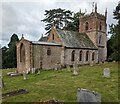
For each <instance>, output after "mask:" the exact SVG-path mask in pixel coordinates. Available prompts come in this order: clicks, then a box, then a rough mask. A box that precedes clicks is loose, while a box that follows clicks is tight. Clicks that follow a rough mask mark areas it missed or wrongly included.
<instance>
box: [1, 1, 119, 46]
mask: <svg viewBox="0 0 120 104" xmlns="http://www.w3.org/2000/svg"><path fill="white" fill-rule="evenodd" d="M95 1H97V0H95ZM92 2H93V0H34V2H33V0H32V1H30V0H29V1H28V0H20V1H19V0H16V1H15V0H2V2H1V3H0V24H1V26H0V44H2V46H4V45H6V46H7V44H8V42H9V41H10V37H11V36H12V34H13V33H16V34H17V35H18V37H19V39H20V38H21V36H22V34H24V37H25V38H26V39H28V40H31V41H37V40H38V39H39V38H40V37H41V34H45V30H44V28H45V24H44V23H43V22H41V20H42V19H44V17H45V16H44V13H45V10H49V9H53V8H62V9H67V10H71V11H74V12H78V11H79V10H80V9H81V10H82V12H84V11H85V9H86V10H87V13H91V11H92ZM118 2H119V0H114V2H112V1H110V0H98V2H97V5H98V12H99V13H101V14H104V13H105V9H106V8H107V9H108V17H107V25H109V24H112V23H114V24H115V23H116V20H114V19H113V11H114V9H115V7H116V6H117V4H118Z"/></svg>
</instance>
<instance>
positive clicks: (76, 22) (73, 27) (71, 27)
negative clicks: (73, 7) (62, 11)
mask: <svg viewBox="0 0 120 104" xmlns="http://www.w3.org/2000/svg"><path fill="white" fill-rule="evenodd" d="M84 14H85V13H81V12H77V13H74V16H73V21H71V22H69V23H68V26H67V27H66V29H67V30H72V31H79V19H80V16H83V15H84Z"/></svg>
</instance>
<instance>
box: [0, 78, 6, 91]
mask: <svg viewBox="0 0 120 104" xmlns="http://www.w3.org/2000/svg"><path fill="white" fill-rule="evenodd" d="M0 88H2V89H3V90H4V88H5V84H4V81H3V78H2V77H1V76H0Z"/></svg>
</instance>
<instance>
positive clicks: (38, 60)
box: [33, 45, 61, 69]
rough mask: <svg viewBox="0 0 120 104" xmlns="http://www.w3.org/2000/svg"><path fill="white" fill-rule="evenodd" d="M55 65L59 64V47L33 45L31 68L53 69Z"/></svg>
mask: <svg viewBox="0 0 120 104" xmlns="http://www.w3.org/2000/svg"><path fill="white" fill-rule="evenodd" d="M48 48H49V49H50V50H51V52H50V55H47V50H48ZM57 63H59V64H61V47H60V46H47V45H33V68H40V67H41V68H43V69H53V68H54V67H55V65H56V64H57Z"/></svg>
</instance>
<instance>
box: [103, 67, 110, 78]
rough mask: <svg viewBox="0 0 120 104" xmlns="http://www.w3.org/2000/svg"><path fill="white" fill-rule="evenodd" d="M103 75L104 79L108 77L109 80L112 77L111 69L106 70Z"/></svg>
mask: <svg viewBox="0 0 120 104" xmlns="http://www.w3.org/2000/svg"><path fill="white" fill-rule="evenodd" d="M103 74H104V77H107V78H108V77H110V69H109V68H104V71H103Z"/></svg>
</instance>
